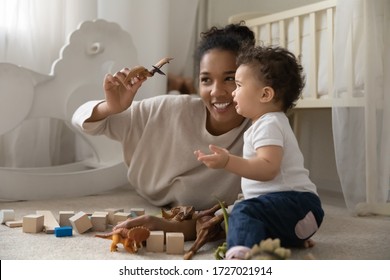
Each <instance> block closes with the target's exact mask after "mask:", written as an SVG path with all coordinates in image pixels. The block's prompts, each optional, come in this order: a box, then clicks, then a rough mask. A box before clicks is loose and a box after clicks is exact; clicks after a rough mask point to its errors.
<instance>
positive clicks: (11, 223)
mask: <svg viewBox="0 0 390 280" xmlns="http://www.w3.org/2000/svg"><path fill="white" fill-rule="evenodd" d="M5 225H6V226H7V227H10V228H15V227H21V226H23V220H18V221H6V222H5Z"/></svg>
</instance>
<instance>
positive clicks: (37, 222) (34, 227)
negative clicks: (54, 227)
mask: <svg viewBox="0 0 390 280" xmlns="http://www.w3.org/2000/svg"><path fill="white" fill-rule="evenodd" d="M43 222H44V216H43V215H38V214H31V215H27V216H24V217H23V226H22V227H23V232H27V233H38V232H41V231H42V230H43Z"/></svg>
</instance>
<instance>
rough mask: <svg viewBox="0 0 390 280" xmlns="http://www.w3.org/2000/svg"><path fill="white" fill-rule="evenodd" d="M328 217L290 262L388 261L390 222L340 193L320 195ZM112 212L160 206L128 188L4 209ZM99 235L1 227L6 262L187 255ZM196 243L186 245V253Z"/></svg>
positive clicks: (151, 210)
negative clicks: (348, 203) (358, 211)
mask: <svg viewBox="0 0 390 280" xmlns="http://www.w3.org/2000/svg"><path fill="white" fill-rule="evenodd" d="M320 196H321V199H322V201H323V208H324V210H325V218H324V221H323V224H322V226H321V228H320V229H319V231H318V232H317V233H316V234H315V235H314V236H313V240H314V241H315V242H316V245H315V246H314V247H313V248H310V249H292V256H291V259H295V260H302V259H306V258H307V257H308V255H309V254H310V255H311V256H312V257H314V258H315V259H318V260H389V259H390V217H382V216H369V217H353V216H351V215H350V214H349V213H348V211H347V209H346V207H345V204H344V202H343V199H342V196H341V194H339V193H326V192H323V193H322V192H320ZM107 208H124V209H125V211H129V209H130V208H144V209H145V212H146V214H152V215H155V214H157V213H159V212H160V209H159V208H158V207H154V206H152V205H150V204H148V203H147V202H146V201H145V200H144V199H143V198H141V197H140V196H138V195H137V194H136V193H135V192H134V191H133V190H131V189H129V188H128V187H122V188H118V189H116V190H113V191H109V192H106V193H101V194H98V195H92V196H86V197H77V198H71V199H69V198H68V199H53V200H48V201H17V202H0V209H13V210H14V212H15V219H22V218H23V216H25V215H28V214H34V213H35V212H36V211H37V210H50V211H52V213H53V214H54V216H55V217H56V218H57V219H58V213H59V211H69V210H72V211H74V212H75V213H77V212H78V211H83V212H86V213H93V212H95V211H104V209H107ZM94 235H95V233H94V232H87V233H83V234H79V233H77V232H75V231H73V236H72V237H62V238H59V237H55V236H54V235H53V234H46V233H44V232H41V233H35V234H32V233H23V232H22V228H20V227H19V228H9V227H7V226H5V225H0V259H1V260H132V259H133V260H163V259H167V260H175V259H177V260H179V259H182V258H183V255H174V254H167V253H165V252H163V253H152V252H147V251H146V249H145V248H143V249H141V250H140V251H139V252H138V253H137V254H130V253H128V252H126V251H125V250H124V249H123V247H121V245H119V249H118V252H110V244H111V241H110V240H106V239H100V238H96V237H94ZM222 242H223V240H221V241H216V242H211V243H208V244H206V245H205V246H203V247H202V248H201V249H200V250H199V251H198V253H197V254H196V255H195V256H194V258H193V259H194V260H210V259H214V255H213V254H214V250H215V249H216V248H217V247H218V246H219V245H220V244H221V243H222ZM191 245H192V242H190V241H188V242H185V250H187V249H189V248H190V247H191Z"/></svg>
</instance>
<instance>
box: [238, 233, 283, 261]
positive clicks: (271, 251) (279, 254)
mask: <svg viewBox="0 0 390 280" xmlns="http://www.w3.org/2000/svg"><path fill="white" fill-rule="evenodd" d="M290 256H291V250H290V249H286V248H283V247H281V246H280V239H278V238H276V239H271V238H268V239H265V240H262V241H260V243H259V244H256V245H254V246H253V247H252V249H251V250H250V251H249V252H248V253H247V254H246V256H245V259H246V260H285V259H288V258H289V257H290Z"/></svg>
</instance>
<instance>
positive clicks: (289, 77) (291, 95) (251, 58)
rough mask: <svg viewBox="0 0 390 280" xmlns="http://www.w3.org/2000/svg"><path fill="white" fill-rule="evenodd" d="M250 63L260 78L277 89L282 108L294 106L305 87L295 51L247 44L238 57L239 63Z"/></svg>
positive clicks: (284, 109) (276, 94)
mask: <svg viewBox="0 0 390 280" xmlns="http://www.w3.org/2000/svg"><path fill="white" fill-rule="evenodd" d="M241 64H245V65H249V66H250V67H251V68H252V69H254V70H255V71H256V72H257V74H258V78H259V79H260V80H261V81H262V82H263V83H264V84H265V85H266V86H270V87H272V88H273V90H274V91H275V101H276V102H278V101H279V100H281V101H282V110H283V111H284V112H287V111H288V110H289V109H292V108H294V106H295V105H296V102H297V100H298V99H299V97H300V96H301V93H302V90H303V88H304V87H305V75H304V73H303V67H302V65H301V64H300V63H299V61H298V59H297V58H296V57H295V55H294V54H293V53H291V52H290V51H288V50H287V49H285V48H282V47H263V46H256V47H251V46H246V47H244V48H242V49H241V52H240V53H239V55H238V57H237V65H238V66H239V65H241Z"/></svg>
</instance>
